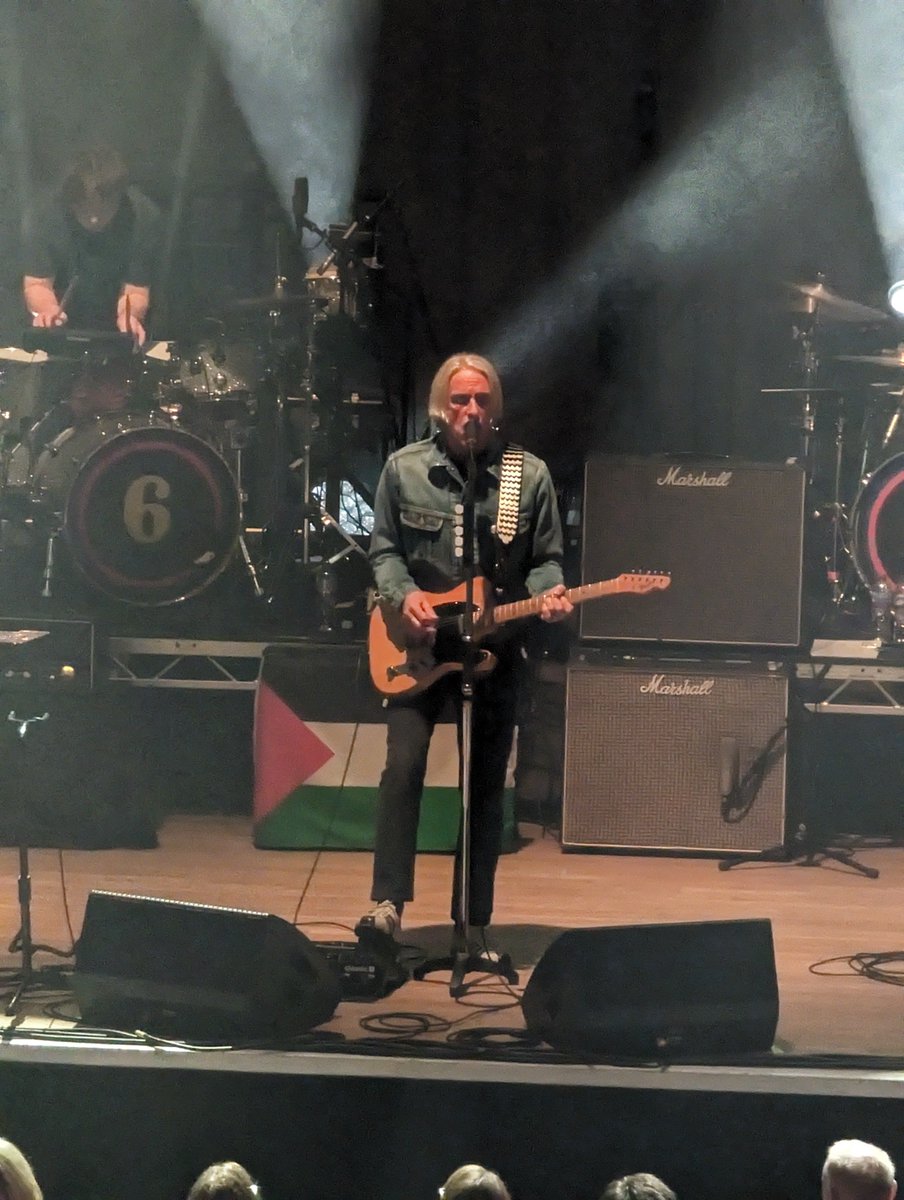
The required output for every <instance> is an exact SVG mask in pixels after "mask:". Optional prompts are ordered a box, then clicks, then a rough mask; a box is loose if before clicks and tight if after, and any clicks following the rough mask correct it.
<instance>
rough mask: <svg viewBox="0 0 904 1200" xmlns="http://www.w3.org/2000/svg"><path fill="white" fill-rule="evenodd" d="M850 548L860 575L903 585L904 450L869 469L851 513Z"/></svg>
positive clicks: (872, 581) (868, 579)
mask: <svg viewBox="0 0 904 1200" xmlns="http://www.w3.org/2000/svg"><path fill="white" fill-rule="evenodd" d="M851 531H852V552H853V556H854V565H855V566H856V568H857V571H858V573H859V575H860V578H861V579H862V580H863V582H864V583H865V584H866V585H867V587H872V586H873V585H874V584H876V583H879V582H881V581H885V582H890V583H892V584H896V585H897V586H898V587H904V454H896V455H895V456H894V457H893V458H890V459H888V461H887V462H884V463H883V464H882V466H881V467H879V468H878V469H877V470H875V471H874V472H873V474H872V475H870V477H869V479H867V481H866V483H864V485H863V487H862V488H861V489H860V494H859V495H858V497H857V499H856V501H855V503H854V509H853V513H852V515H851Z"/></svg>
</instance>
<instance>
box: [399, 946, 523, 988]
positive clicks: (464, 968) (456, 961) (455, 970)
mask: <svg viewBox="0 0 904 1200" xmlns="http://www.w3.org/2000/svg"><path fill="white" fill-rule="evenodd" d="M434 971H451V972H452V978H451V979H450V980H449V995H450V996H452V997H453V998H455V999H457V998H458V997H459V996H464V995H465V994H466V993H467V991H468V988H469V987H471V986H472V984H469V983H465V976H466V975H473V974H480V975H499V976H500V977H501V978H502V979H504V980H505V981H506V983H510V984H511V985H512V986H513V987H517V986H518V972H517V971H516V970H515V968H514V967H513V965H512V960H511V957H510V956H509V955H508V954H500V955H499V956H498V957H497V956H495V955H494V956H492V957H490V956H489V955H487V954H473V953H472V952H471V951H470V950H468V948H467V947H466V946H464V947H461V948H459V949H455V950H453V951H452V953H451V954H446V955H443V956H442V957H441V958H428V959H427V961H426V962H425V963H421V965H420V966H419V967H416V968H415V970H414V971H413V972H412V978H414V979H418V980H421V979H426V978H427V976H428V975H432V974H433V972H434Z"/></svg>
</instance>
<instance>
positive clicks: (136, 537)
mask: <svg viewBox="0 0 904 1200" xmlns="http://www.w3.org/2000/svg"><path fill="white" fill-rule="evenodd" d="M169 495H170V485H169V484H168V483H167V481H166V480H165V479H164V478H163V477H162V476H161V475H139V477H138V478H137V479H136V480H135V481H134V482H133V483H130V484H129V486H128V487H127V488H126V494H125V500H124V502H123V506H122V519H123V524H124V525H125V527H126V529H127V530H128V532H129V536H130V537H131V538H132V539H133V541H136V542H142V543H143V544H145V545H148V544H150V543H152V542H159V541H162V540H163V538H165V537H166V535H167V534H168V533H169V531H170V528H171V527H172V523H173V522H172V517H171V516H170V511H169V509H168V508H167V507H166V505H165V504H161V503H160V501H162V500H168V499H169Z"/></svg>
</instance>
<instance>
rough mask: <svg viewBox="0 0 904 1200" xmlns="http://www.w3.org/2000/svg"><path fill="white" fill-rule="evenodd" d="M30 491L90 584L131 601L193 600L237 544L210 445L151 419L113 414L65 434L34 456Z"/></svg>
mask: <svg viewBox="0 0 904 1200" xmlns="http://www.w3.org/2000/svg"><path fill="white" fill-rule="evenodd" d="M31 489H32V496H33V499H34V500H35V501H37V502H38V503H39V504H41V505H43V506H45V507H46V508H48V509H49V510H50V511H52V512H54V513H57V514H59V515H60V516H61V518H62V529H63V535H64V537H65V539H66V542H67V545H68V546H69V549H70V551H71V553H72V557H73V560H74V561H75V563H76V565H77V567H78V568H79V570H80V571H81V572H82V574H83V575H84V576H85V577H86V578H87V580H88V582H89V583H90V584H92V585H93V586H94V587H95V588H96V589H97V590H98V591H100V592H103V593H104V594H106V595H107V596H111V597H113V598H114V599H116V600H122V601H125V602H126V603H128V604H140V605H163V604H174V603H177V602H178V601H180V600H184V599H187V598H188V597H189V596H194V595H197V593H198V592H200V591H202V590H203V589H204V588H205V587H207V586H208V584H210V583H212V582H213V580H214V579H216V578H217V576H218V575H220V574H221V572H222V571H223V570H224V569H225V568H226V566H227V565H228V563H229V561H230V559H231V558H232V555H233V553H234V551H235V547H236V544H237V542H238V537H239V532H240V530H239V526H240V506H239V496H238V489H237V487H236V482H235V479H234V478H233V475H232V472H231V471H230V470H229V468H228V466H227V465H226V463H225V462H224V461H223V459H222V458H221V457H220V456H219V454H217V452H216V451H215V450H214V449H213V448H212V447H211V446H209V445H208V444H207V442H204V441H202V440H201V438H199V437H195V435H194V434H191V433H186V432H185V430H183V429H179V428H178V427H176V426H175V425H174V424H173V422H172V421H171V420H169V419H168V418H166V417H163V416H160V415H159V414H156V413H118V414H112V413H111V414H108V415H104V416H99V417H96V418H94V419H93V420H91V421H87V422H84V423H80V424H78V425H74V426H72V427H71V428H69V429H66V430H64V431H63V432H62V433H61V434H60V435H59V437H57V438H56V439H55V440H54V441H53V442H51V443H50V445H49V446H47V447H46V448H45V449H44V450H43V451H42V452H41V454H40V456H39V457H38V460H37V462H36V464H35V468H34V472H33V474H32V480H31Z"/></svg>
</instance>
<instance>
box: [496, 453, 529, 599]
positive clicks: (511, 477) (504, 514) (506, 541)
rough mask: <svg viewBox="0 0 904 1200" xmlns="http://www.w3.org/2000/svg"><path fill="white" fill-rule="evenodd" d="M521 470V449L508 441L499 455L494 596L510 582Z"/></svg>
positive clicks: (500, 592)
mask: <svg viewBox="0 0 904 1200" xmlns="http://www.w3.org/2000/svg"><path fill="white" fill-rule="evenodd" d="M523 472H524V451H523V450H522V448H521V447H520V446H513V445H512V444H511V443H509V444H508V445H507V446H506V447H505V450H504V451H503V454H502V463H501V465H500V471H499V508H498V511H497V513H496V571H495V577H494V580H493V582H494V584H495V589H496V595H497V598H498V597H499V596H500V595H502V594H503V593H504V592H505V590H506V587H507V585H508V584H509V582H510V581H509V579H508V577H507V576H508V570H509V561H508V556H509V550H510V549H511V546H512V542H513V541H514V540H515V534H516V533H517V532H518V514H519V511H520V509H521V477H522V474H523Z"/></svg>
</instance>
